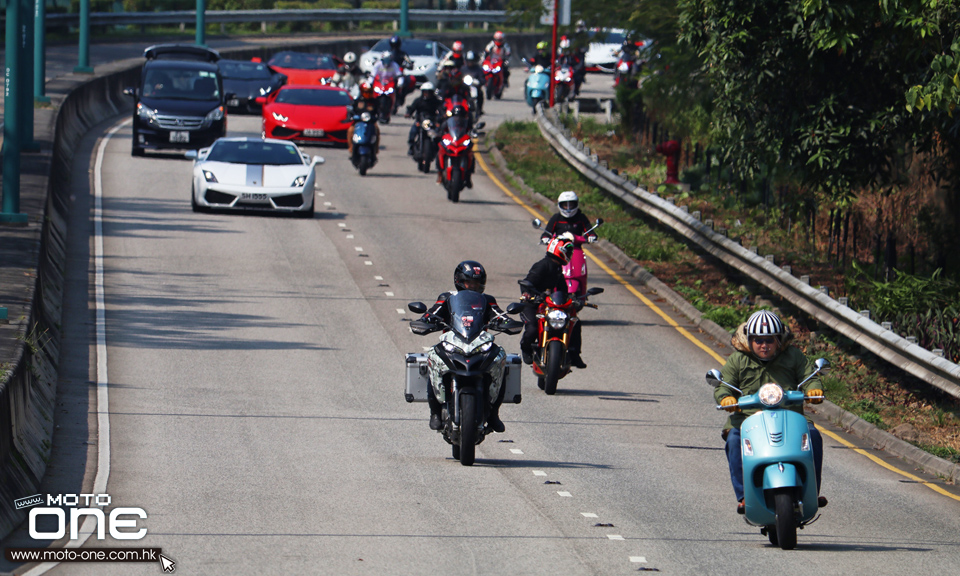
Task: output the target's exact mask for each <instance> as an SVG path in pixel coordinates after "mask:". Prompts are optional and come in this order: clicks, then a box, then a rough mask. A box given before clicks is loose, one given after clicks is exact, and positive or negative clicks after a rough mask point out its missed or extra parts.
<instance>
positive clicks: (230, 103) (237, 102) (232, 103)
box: [227, 98, 240, 108]
mask: <svg viewBox="0 0 960 576" xmlns="http://www.w3.org/2000/svg"><path fill="white" fill-rule="evenodd" d="M239 105H240V100H239V99H237V98H231V99H230V100H227V106H233V107H234V108H235V107H237V106H239Z"/></svg>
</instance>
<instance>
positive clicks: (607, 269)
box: [475, 151, 960, 501]
mask: <svg viewBox="0 0 960 576" xmlns="http://www.w3.org/2000/svg"><path fill="white" fill-rule="evenodd" d="M475 156H476V159H477V162H478V163H479V164H480V167H481V168H483V171H484V172H486V174H487V176H488V177H489V178H490V180H492V181H493V183H494V184H496V185H497V187H498V188H500V189H501V190H503V191H504V193H505V194H506V195H507V196H509V197H510V198H512V199H513V201H514V202H516V203H517V204H519V205H520V206H521V207H523V208H524V209H526V211H527V212H529V213H530V214H533V216H534V217H535V218H540V219H543V215H541V214H540V213H539V212H537V211H536V210H534V209H533V208H531V207H530V206H528V205H527V203H526V202H524V201H523V200H521V199H520V198H519V197H518V196H517V195H516V194H514V193H513V192H511V191H510V190H509V189H508V188H507V187H506V186H504V185H503V183H502V182H500V180H499V179H498V178H497V177H496V176H495V175H494V174H493V172H492V171H491V170H490V168H489V167H488V166H487V163H486V162H485V161H484V159H483V155H482V154H480V152H479V151H478V152H477V153H476V154H475ZM583 253H584V254H586V255H587V256H589V257H590V259H591V260H593V262H594V263H596V265H597V266H599V267H600V268H601V269H603V271H604V272H606V273H607V274H609V275H610V277H611V278H613V279H614V280H616V281H617V282H619V283H620V284H622V285H623V287H624V288H626V289H627V290H629V291H630V293H631V294H633V295H634V296H636V297H637V298H639V299H640V301H641V302H643V303H644V304H645V305H646V306H647V307H648V308H650V309H651V310H653V311H654V312H655V313H656V314H657V315H658V316H660V317H661V318H663V319H664V320H665V321H666V322H667V324H669V325H670V326H673V328H674V329H676V330H677V332H679V333H680V334H682V335H683V336H684V337H685V338H686V339H687V340H690V341H691V342H693V343H694V344H696V345H697V347H698V348H700V349H701V350H703V351H704V352H706V353H707V354H709V355H710V356H711V357H713V358H714V359H715V360H716V361H717V362H719V363H721V364H724V363H725V362H726V359H725V358H724V357H723V356H720V355H719V354H717V353H716V352H715V351H713V350H711V349H710V348H709V347H707V345H705V344H704V343H703V342H700V340H698V339H696V338H694V337H693V335H692V334H690V332H688V331H687V330H686V329H684V328H683V327H682V326H680V325H679V324H677V323H676V321H674V319H673V318H671V317H670V316H668V315H667V314H666V313H665V312H664V311H663V310H661V309H660V308H659V307H658V306H657V305H656V304H654V303H653V302H652V301H651V300H650V299H649V298H647V297H646V296H644V295H643V294H641V293H640V292H639V291H638V290H637V289H636V288H634V287H633V285H631V284H630V283H629V282H627V281H626V280H624V279H623V278H622V277H621V276H620V275H619V274H617V273H616V272H614V271H613V270H612V269H611V268H610V267H609V266H607V265H606V264H604V263H603V262H601V261H600V260H599V259H597V257H596V256H594V255H593V254H591V253H590V252H588V251H587V250H586V249H585V250H584V251H583ZM817 429H818V430H820V432H822V433H824V434H826V435H827V436H829V437H830V438H833V439H834V440H836V441H837V442H839V443H840V444H843V445H844V446H846V447H847V448H852V449H853V451H854V452H857V453H858V454H861V455H863V456H866V457H867V458H869V459H870V460H872V461H874V462H875V463H877V464H879V465H880V466H882V467H884V468H886V469H887V470H890V471H891V472H896V473H897V474H900V475H901V476H905V477H906V478H908V479H910V480H912V481H914V482H917V483H920V484H923V485H924V486H926V487H927V488H930V489H931V490H933V491H935V492H938V493H940V494H943V495H944V496H947V497H949V498H953V499H954V500H957V501H960V496H957V495H955V494H951V493H950V492H947V491H946V490H944V489H943V488H941V487H939V486H937V485H936V484H932V483H930V482H925V481H924V480H923V479H921V478H918V477H917V476H914V475H913V474H910V473H909V472H904V471H903V470H900V469H899V468H897V467H895V466H892V465H891V464H889V463H887V462H884V461H883V460H881V459H880V458H877V457H876V456H874V455H873V454H870V453H869V452H867V451H866V450H863V449H860V448H857V447H856V446H854V445H853V444H851V443H850V442H847V441H846V440H844V439H843V438H841V437H840V436H837V435H836V434H834V433H833V432H830V431H829V430H824V429H823V428H822V427H820V426H817Z"/></svg>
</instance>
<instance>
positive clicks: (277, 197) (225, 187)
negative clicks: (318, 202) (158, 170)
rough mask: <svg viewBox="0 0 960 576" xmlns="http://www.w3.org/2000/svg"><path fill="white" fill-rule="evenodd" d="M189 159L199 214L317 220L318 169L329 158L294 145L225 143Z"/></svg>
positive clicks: (239, 140) (256, 140)
mask: <svg viewBox="0 0 960 576" xmlns="http://www.w3.org/2000/svg"><path fill="white" fill-rule="evenodd" d="M185 156H186V157H187V158H190V159H192V160H193V186H192V190H191V193H190V199H191V203H192V204H193V211H194V212H201V211H206V210H211V209H218V210H219V209H223V210H273V211H280V212H296V213H298V214H300V215H302V216H304V217H306V218H312V217H313V213H314V194H313V192H314V184H315V181H316V174H315V170H314V167H316V165H317V164H323V158H322V157H320V156H314V157H313V158H311V157H310V155H309V154H304V153H303V152H301V151H300V148H299V147H297V145H296V144H293V143H292V142H286V141H283V140H273V139H269V138H267V139H263V138H220V139H218V140H217V141H216V142H214V143H213V144H212V145H210V147H209V148H201V149H200V150H191V151H189V152H187V153H186V154H185Z"/></svg>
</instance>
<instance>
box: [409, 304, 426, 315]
mask: <svg viewBox="0 0 960 576" xmlns="http://www.w3.org/2000/svg"><path fill="white" fill-rule="evenodd" d="M407 308H408V309H409V310H410V311H411V312H413V313H415V314H423V313H424V312H426V311H427V305H426V304H424V303H423V302H410V303H409V304H407Z"/></svg>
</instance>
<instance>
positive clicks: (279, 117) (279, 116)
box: [273, 112, 290, 122]
mask: <svg viewBox="0 0 960 576" xmlns="http://www.w3.org/2000/svg"><path fill="white" fill-rule="evenodd" d="M273 119H274V120H276V121H277V122H286V121H287V120H289V119H290V117H289V116H284V115H283V114H280V113H279V112H274V113H273Z"/></svg>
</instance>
